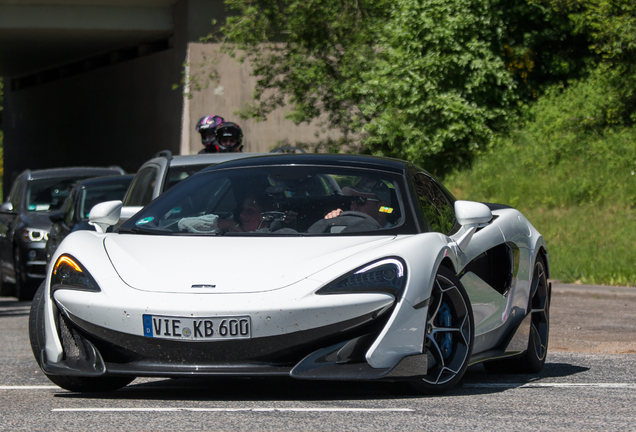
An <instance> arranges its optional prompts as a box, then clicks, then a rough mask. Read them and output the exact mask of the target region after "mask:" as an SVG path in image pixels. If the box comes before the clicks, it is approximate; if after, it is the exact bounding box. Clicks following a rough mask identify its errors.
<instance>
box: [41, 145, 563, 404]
mask: <svg viewBox="0 0 636 432" xmlns="http://www.w3.org/2000/svg"><path fill="white" fill-rule="evenodd" d="M120 211H121V202H120V201H108V202H104V203H101V204H98V205H97V206H95V207H93V208H92V210H91V211H90V217H89V219H90V223H91V224H93V225H94V226H95V228H96V230H95V231H78V232H74V233H72V234H70V235H69V236H67V237H66V238H65V239H64V241H63V242H62V243H61V244H60V245H59V247H58V248H57V250H56V251H55V254H54V255H53V256H52V259H51V265H50V266H49V269H48V273H47V275H46V280H45V281H44V282H43V283H42V285H41V286H40V288H39V290H38V292H37V294H36V296H35V299H34V301H33V303H32V308H31V314H30V326H29V333H30V340H31V346H32V348H33V353H34V355H35V358H36V360H37V362H38V364H39V366H40V367H41V368H42V370H43V371H44V373H45V374H46V375H47V376H48V378H49V379H50V380H51V381H52V382H54V383H55V384H57V385H59V386H60V387H62V388H64V389H68V390H71V391H80V392H95V391H108V390H115V389H118V388H121V387H123V386H126V385H127V384H129V383H130V382H131V381H132V380H133V379H135V377H173V378H174V377H176V378H178V377H191V376H201V377H226V378H227V377H263V376H280V377H283V376H285V377H292V378H297V379H305V380H350V381H356V380H385V381H395V382H403V383H404V384H398V385H405V386H408V387H413V388H414V389H416V390H417V391H420V392H422V393H429V394H430V393H433V394H434V393H440V392H443V391H446V390H448V389H450V388H451V387H453V386H454V385H455V384H457V383H458V382H459V381H460V380H461V379H462V376H463V374H464V373H465V371H466V368H467V367H468V366H469V365H471V364H474V363H479V362H483V363H484V365H485V367H486V369H487V370H489V371H502V370H510V371H515V372H519V373H523V372H526V373H536V372H538V371H540V370H541V369H542V367H543V365H544V363H545V360H546V352H547V347H548V333H549V305H550V293H551V286H550V284H549V282H548V277H549V260H548V249H547V245H546V242H545V241H544V239H543V237H542V236H541V234H540V233H539V232H538V231H537V230H536V229H535V228H534V227H533V226H532V224H531V223H530V222H529V221H528V220H527V219H526V218H525V217H524V216H523V215H522V214H521V213H520V212H519V211H517V210H515V209H514V208H511V207H508V206H505V205H497V204H490V203H478V202H471V201H461V200H456V199H455V198H454V197H453V196H452V194H451V193H450V192H449V191H448V190H447V189H446V188H444V186H443V185H442V184H440V183H439V182H438V181H437V180H436V179H435V178H434V177H433V176H431V175H430V174H428V173H427V172H426V171H424V170H423V169H421V168H418V167H417V166H415V165H413V164H411V163H409V162H405V161H401V160H396V159H388V158H378V157H371V156H355V155H310V154H281V155H273V156H268V157H253V158H244V159H240V160H234V161H230V162H225V163H222V164H219V165H216V166H214V167H210V168H207V169H205V170H203V171H201V172H198V173H196V174H193V175H192V176H190V177H188V178H187V179H186V180H184V181H183V182H181V183H179V184H178V185H176V186H175V187H173V188H171V189H170V190H169V191H167V192H166V193H165V194H163V195H162V196H160V197H159V198H157V199H156V200H154V201H153V202H151V203H150V204H149V205H147V206H145V207H144V208H143V209H142V210H141V211H139V212H138V213H137V214H135V215H134V216H133V217H131V218H130V219H129V220H128V221H126V222H125V223H123V224H122V225H120V226H119V224H118V220H119V216H120V214H119V213H120ZM110 227H113V228H110ZM109 228H110V229H109Z"/></svg>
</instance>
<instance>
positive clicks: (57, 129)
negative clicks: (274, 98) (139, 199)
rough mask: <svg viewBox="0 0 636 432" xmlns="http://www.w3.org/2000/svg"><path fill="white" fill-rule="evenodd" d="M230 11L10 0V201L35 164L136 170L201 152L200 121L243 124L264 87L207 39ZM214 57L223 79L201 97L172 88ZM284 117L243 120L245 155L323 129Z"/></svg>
mask: <svg viewBox="0 0 636 432" xmlns="http://www.w3.org/2000/svg"><path fill="white" fill-rule="evenodd" d="M224 16H225V5H224V2H223V0H0V77H2V78H3V79H4V114H3V129H4V178H3V190H4V196H5V197H6V196H7V193H8V188H9V187H10V185H11V182H12V180H13V178H14V176H16V175H17V174H18V173H19V172H21V171H22V170H24V169H26V168H30V169H38V168H48V167H55V166H71V165H113V164H115V165H119V166H121V167H123V168H124V169H125V170H126V171H128V172H135V171H136V170H137V168H138V167H139V166H140V165H141V164H142V163H143V162H144V161H146V160H147V159H149V158H150V157H151V156H152V155H153V154H154V153H156V152H157V151H160V150H163V149H169V150H171V151H172V152H173V153H175V154H191V153H196V152H198V151H199V150H200V149H201V148H202V146H201V144H200V139H199V136H198V134H197V133H196V132H195V130H194V125H195V124H196V121H197V120H198V119H199V118H200V117H202V116H203V115H208V114H218V115H221V116H223V117H225V119H226V120H232V121H237V120H238V119H237V118H236V116H235V115H234V114H232V113H233V111H235V110H236V109H238V108H240V107H241V106H242V105H243V104H244V103H245V102H248V101H249V100H250V98H251V94H252V90H253V86H254V78H253V77H251V76H250V74H249V65H243V66H241V65H239V64H238V63H236V62H234V61H233V60H231V59H229V58H226V57H225V56H222V55H220V54H219V53H218V47H217V46H215V45H213V44H204V43H201V42H200V38H201V37H202V36H205V35H207V34H209V33H210V32H211V31H212V30H213V26H212V20H213V19H216V20H217V21H218V22H221V21H223V19H224ZM211 58H214V59H216V65H215V66H214V67H216V68H217V70H218V72H219V76H220V79H219V80H218V81H217V82H212V83H210V85H209V87H208V88H206V89H204V90H201V91H197V92H192V96H193V97H192V98H191V99H189V98H186V97H184V95H183V93H182V91H181V90H180V89H177V90H174V89H173V86H174V85H175V84H179V83H181V82H182V80H183V78H184V73H186V72H187V73H189V74H190V76H198V75H201V72H205V68H206V67H207V68H209V67H211V66H209V65H208V66H206V65H204V63H205V61H204V59H207V60H209V59H211ZM185 64H189V68H188V69H186V68H185V67H184V65H185ZM283 115H284V113H283V111H282V110H281V111H279V112H276V113H274V115H272V116H271V117H270V118H269V119H268V121H267V122H262V123H255V122H250V121H247V122H240V121H239V123H240V124H241V126H242V127H243V129H244V132H245V136H246V139H245V144H246V151H248V152H249V151H252V152H253V151H267V150H269V149H270V148H272V147H273V146H275V145H276V143H277V142H278V141H280V140H284V139H287V140H289V142H291V143H293V142H295V141H297V140H306V141H309V140H311V139H312V138H313V134H314V132H315V130H316V128H315V127H314V126H301V127H296V126H295V125H294V124H293V123H292V122H290V121H288V120H285V119H284V117H283Z"/></svg>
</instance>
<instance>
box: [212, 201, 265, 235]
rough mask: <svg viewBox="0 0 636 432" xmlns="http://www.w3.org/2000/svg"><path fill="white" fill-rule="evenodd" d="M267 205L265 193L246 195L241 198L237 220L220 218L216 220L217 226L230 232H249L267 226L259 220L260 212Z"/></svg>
mask: <svg viewBox="0 0 636 432" xmlns="http://www.w3.org/2000/svg"><path fill="white" fill-rule="evenodd" d="M269 207H270V203H269V201H268V199H267V198H266V196H265V195H262V194H251V195H248V196H247V197H245V199H244V200H243V203H242V206H241V212H240V213H239V217H238V222H236V221H235V220H233V219H222V220H220V221H219V222H218V227H219V228H221V229H227V230H230V231H232V232H250V231H256V230H257V229H259V228H267V227H268V224H267V223H265V222H261V213H263V212H264V211H266V210H267V209H268V208H269Z"/></svg>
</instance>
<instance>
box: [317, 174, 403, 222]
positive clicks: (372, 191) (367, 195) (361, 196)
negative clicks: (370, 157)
mask: <svg viewBox="0 0 636 432" xmlns="http://www.w3.org/2000/svg"><path fill="white" fill-rule="evenodd" d="M342 193H343V195H347V196H351V197H353V199H352V201H351V210H352V211H358V212H362V213H364V214H367V215H369V216H371V217H372V218H373V219H375V220H376V221H377V222H378V223H379V224H380V226H381V227H382V228H390V227H392V226H393V224H392V223H390V222H389V221H388V220H387V215H388V214H390V211H391V190H390V189H389V187H388V186H387V185H386V184H384V182H382V181H381V180H377V179H370V178H363V179H361V180H360V181H359V182H358V183H357V184H356V185H355V186H354V187H352V188H351V187H348V186H345V187H344V188H342ZM342 212H343V210H342V209H336V210H333V211H331V212H329V213H328V214H327V215H326V216H325V219H332V218H335V217H338V216H340V214H341V213H342Z"/></svg>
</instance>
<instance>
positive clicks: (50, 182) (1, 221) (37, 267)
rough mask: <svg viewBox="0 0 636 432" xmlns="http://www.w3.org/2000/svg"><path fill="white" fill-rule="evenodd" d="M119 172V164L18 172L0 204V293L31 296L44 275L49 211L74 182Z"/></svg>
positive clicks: (119, 173) (22, 298) (25, 297)
mask: <svg viewBox="0 0 636 432" xmlns="http://www.w3.org/2000/svg"><path fill="white" fill-rule="evenodd" d="M123 174H125V173H124V171H123V170H122V169H121V168H119V167H109V168H92V167H77V168H54V169H45V170H37V171H31V170H26V171H24V172H23V173H22V174H20V175H19V176H18V177H17V178H16V179H15V181H14V182H13V185H12V187H11V192H10V194H9V197H8V198H7V200H6V201H5V202H4V203H3V204H2V205H1V206H0V295H14V296H16V297H18V299H19V300H31V299H32V298H33V294H34V293H35V291H36V289H37V288H38V286H39V285H40V283H41V282H42V281H43V280H44V278H45V277H46V257H45V250H44V247H45V245H46V240H47V239H48V236H49V230H50V228H51V220H50V219H49V214H50V213H51V212H53V211H56V210H59V209H60V207H61V206H62V204H63V203H64V200H65V199H66V197H67V196H68V194H69V192H70V190H71V189H72V188H73V186H74V185H75V183H77V182H78V181H79V180H82V179H86V178H90V177H98V176H108V175H111V176H112V175H123Z"/></svg>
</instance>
